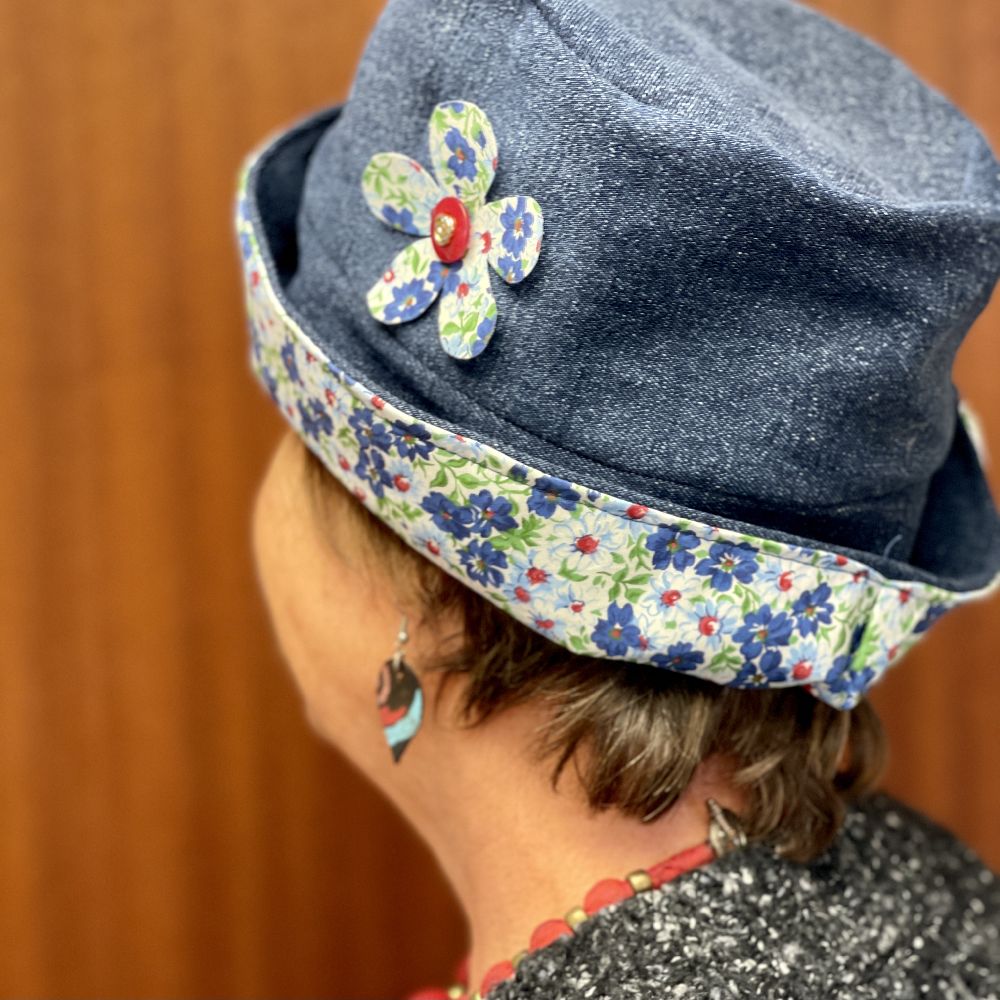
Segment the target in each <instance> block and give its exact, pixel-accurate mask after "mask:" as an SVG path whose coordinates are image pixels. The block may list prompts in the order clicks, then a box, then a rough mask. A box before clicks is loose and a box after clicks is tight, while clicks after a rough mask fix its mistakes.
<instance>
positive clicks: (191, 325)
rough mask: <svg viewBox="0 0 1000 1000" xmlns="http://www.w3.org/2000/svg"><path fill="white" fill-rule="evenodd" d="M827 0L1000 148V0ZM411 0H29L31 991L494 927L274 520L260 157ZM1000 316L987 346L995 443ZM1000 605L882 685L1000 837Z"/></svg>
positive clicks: (932, 785) (396, 969)
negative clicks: (354, 687) (253, 166)
mask: <svg viewBox="0 0 1000 1000" xmlns="http://www.w3.org/2000/svg"><path fill="white" fill-rule="evenodd" d="M817 6H820V7H821V8H822V9H824V10H826V11H827V12H828V13H830V14H831V15H833V16H835V17H837V18H839V19H841V20H843V21H844V22H845V23H848V24H850V25H852V26H853V27H856V28H858V29H860V30H862V31H865V32H866V33H868V34H870V35H872V36H873V37H875V38H876V39H877V40H879V41H881V42H883V43H884V44H886V45H887V46H888V47H889V48H891V49H892V50H894V51H896V52H898V53H899V54H900V55H902V56H903V57H904V58H905V59H907V60H908V61H909V62H910V63H911V65H913V66H914V68H916V69H917V70H918V72H920V73H921V74H922V75H924V76H925V78H927V79H928V80H929V81H930V82H931V83H933V84H934V85H935V86H937V87H939V88H940V89H941V90H943V91H944V92H945V93H947V94H948V95H949V96H950V97H951V98H952V99H954V100H955V101H956V102H957V103H958V104H959V105H960V106H961V107H962V108H963V109H964V110H965V111H966V112H967V113H969V114H970V115H971V116H972V117H973V118H974V119H975V120H976V121H977V122H978V123H979V124H980V125H981V127H982V128H983V129H984V131H985V132H986V133H987V135H988V136H989V137H990V138H991V140H992V141H993V142H994V145H995V146H996V145H998V142H1000V25H998V19H997V17H996V8H995V0H876V2H872V0H825V2H823V3H821V4H817ZM379 7H380V3H379V2H376V0H365V2H357V0H352V2H346V0H335V2H334V3H332V4H331V3H329V2H320V0H284V2H283V3H281V4H280V5H279V4H267V3H263V2H256V3H254V2H249V0H248V2H244V3H236V2H225V0H209V2H207V3H206V2H195V0H163V2H161V3H158V4H154V3H143V2H141V0H130V2H122V0H88V2H87V3H84V4H78V5H72V6H68V5H66V4H64V3H59V2H58V0H35V2H33V3H31V4H28V3H23V2H17V0H0V66H2V67H3V69H2V71H0V121H2V122H3V123H4V131H3V140H2V142H0V219H2V221H3V226H2V229H0V320H2V329H3V335H2V336H0V426H2V428H3V432H4V443H3V451H2V455H3V464H4V469H3V475H0V666H2V669H0V810H2V822H0V941H2V942H4V943H3V945H2V946H0V996H3V997H19V998H35V997H38V998H41V997H67V996H73V997H79V998H89V997H94V998H97V997H102V998H107V997H154V996H155V997H167V996H169V997H202V996H226V997H248V998H249V997H275V996H281V997H306V996H309V997H319V996H322V997H344V998H347V997H350V998H354V1000H367V998H371V1000H375V998H386V997H391V996H399V995H402V994H403V993H404V992H405V991H406V990H408V989H410V988H412V987H413V986H414V985H416V984H418V983H420V982H421V981H425V980H427V981H433V980H435V979H438V980H440V979H441V978H442V977H444V976H445V975H446V973H447V971H448V970H450V967H451V963H452V961H453V959H454V957H455V956H456V954H457V952H458V950H459V949H460V946H461V941H462V927H461V921H460V919H459V915H458V913H457V911H456V909H455V907H454V904H453V902H452V900H451V899H450V898H449V895H448V893H447V891H446V890H445V888H444V886H443V883H442V881H441V879H440V876H439V874H438V872H437V870H436V867H435V865H434V862H433V860H432V859H431V858H430V856H429V855H428V854H427V852H426V851H425V850H424V848H423V847H422V846H421V845H420V844H419V843H418V842H417V841H416V840H415V839H414V838H413V836H412V835H411V834H410V833H409V832H408V831H407V830H406V829H405V828H404V827H403V825H402V824H401V822H400V821H399V819H398V818H397V817H396V816H395V815H394V814H393V813H392V811H391V810H390V808H389V807H388V806H387V805H385V804H384V803H383V802H382V801H381V800H380V799H379V798H378V797H377V796H376V795H375V793H374V792H372V791H371V790H370V789H369V788H367V787H366V785H365V784H364V783H363V781H362V780H361V779H360V778H359V777H358V776H357V775H356V774H355V773H354V772H353V771H352V770H351V769H350V768H349V767H348V766H347V765H346V764H345V763H343V762H342V761H341V760H340V759H339V758H338V757H337V756H336V755H335V754H334V753H333V752H332V751H330V750H328V749H326V748H324V747H323V746H322V745H321V744H320V743H319V742H318V740H317V739H315V738H314V737H313V735H312V733H311V731H310V730H309V729H308V727H307V726H306V724H305V721H304V717H303V714H302V711H301V707H300V705H299V703H298V699H297V696H296V695H295V693H294V690H293V686H292V684H291V682H290V681H289V680H288V678H287V675H286V673H285V670H284V668H283V667H282V665H281V664H280V662H279V660H278V658H277V655H276V653H275V650H274V646H273V643H272V641H271V638H270V635H269V631H268V628H267V624H266V621H265V617H264V613H263V610H262V607H261V604H260V601H259V598H258V595H257V590H256V585H255V581H254V578H253V570H252V566H251V562H250V554H249V547H248V531H249V512H250V503H251V498H252V495H253V491H254V488H255V485H256V482H257V480H258V477H259V475H260V473H261V471H262V468H263V464H264V461H265V458H266V455H267V454H268V452H269V450H270V448H271V446H272V445H273V443H274V441H275V440H276V438H277V436H278V434H279V433H280V429H281V422H280V420H279V418H278V416H277V415H276V414H274V413H273V412H272V409H271V405H270V403H269V401H267V400H266V398H265V397H264V396H263V394H262V393H261V392H260V391H259V390H258V388H257V386H256V384H255V383H254V382H253V381H252V379H251V377H250V375H249V373H248V367H247V364H246V351H247V346H246V333H245V324H244V318H243V312H242V301H241V290H240V287H239V273H238V264H237V254H236V250H235V247H234V244H233V239H232V235H231V224H230V212H231V202H232V193H233V186H234V182H235V173H236V169H237V166H238V164H239V162H240V160H241V158H242V156H243V155H244V154H245V153H246V152H247V151H248V150H249V149H250V148H251V147H252V146H253V145H254V144H256V143H257V142H258V141H259V140H260V139H261V138H262V137H263V136H264V135H266V134H267V133H269V132H270V131H272V130H273V129H275V128H277V127H279V126H281V125H283V124H287V123H290V122H291V121H292V120H294V119H295V118H297V117H299V116H300V115H302V114H304V113H306V112H307V111H309V110H311V109H313V108H318V107H320V106H322V105H324V104H328V103H332V102H333V101H335V100H337V99H339V98H340V97H342V96H343V95H344V94H345V93H346V89H347V86H348V84H349V81H350V79H351V76H352V73H353V69H354V65H355V63H356V60H357V57H358V54H359V52H360V48H361V45H362V43H363V40H364V38H365V36H366V33H367V31H368V29H369V27H370V25H371V24H372V22H373V21H374V19H375V17H376V16H377V13H378V8H379ZM998 327H1000V306H998V305H997V304H996V302H994V303H993V304H992V305H991V306H990V307H989V308H988V309H987V311H986V313H984V315H983V316H982V317H981V319H980V320H979V321H978V323H977V324H976V327H975V328H974V330H973V332H972V334H971V335H970V337H969V339H968V341H967V343H966V344H965V346H964V347H963V349H962V352H961V354H960V355H959V362H958V371H957V376H956V381H957V383H958V385H959V387H960V389H961V390H962V391H963V393H964V394H965V395H966V396H967V397H968V399H969V400H970V401H971V402H972V403H973V405H974V407H975V408H976V409H977V410H978V411H979V413H980V416H981V419H982V422H983V425H984V429H985V431H986V435H987V438H988V439H989V440H990V441H992V442H1000V401H998V400H997V398H996V395H995V391H994V389H993V383H994V381H995V378H996V373H997V371H998V365H1000V339H998V336H997V335H998V333H1000V330H998ZM995 450H996V451H997V453H998V454H1000V445H996V446H995ZM990 472H991V478H992V484H993V487H994V490H997V489H998V487H1000V482H998V475H1000V473H998V471H997V469H996V467H995V466H994V467H992V468H991V470H990ZM998 616H1000V603H998V601H996V600H994V601H991V602H989V603H984V604H981V605H976V606H972V607H969V608H966V609H963V610H960V611H957V612H955V613H953V614H952V615H951V616H948V617H946V618H945V619H944V620H943V621H942V622H941V623H940V624H939V625H937V626H935V629H934V631H933V632H932V633H931V635H930V636H929V637H928V639H927V640H926V642H925V643H924V645H923V647H922V648H921V649H918V650H917V651H915V652H914V653H913V654H912V655H911V656H910V657H909V658H908V660H907V661H906V664H905V666H904V667H902V668H901V669H900V670H899V671H898V672H897V673H893V674H890V675H889V677H887V678H886V680H885V681H884V682H883V684H882V685H880V686H879V687H878V688H877V689H876V692H875V697H874V700H875V702H876V704H877V706H878V707H879V709H880V710H881V712H882V714H883V716H884V717H885V719H886V722H887V726H888V728H889V730H890V733H891V738H892V741H893V763H892V771H891V774H890V776H889V781H888V787H889V788H890V790H892V791H894V792H895V793H896V794H899V795H901V796H902V797H903V798H905V799H906V800H907V801H910V802H912V803H913V804H915V805H917V806H918V807H920V808H922V809H924V811H926V812H928V813H929V814H930V815H932V816H934V817H935V818H937V819H939V820H940V821H941V822H943V823H945V824H946V825H948V826H950V827H951V828H952V829H954V830H955V831H956V832H957V833H958V834H959V835H960V836H962V837H963V838H964V839H966V840H967V841H968V842H969V843H970V844H972V845H973V846H974V847H975V848H976V849H977V850H978V851H979V852H980V853H981V854H982V855H983V857H984V858H986V859H987V860H988V861H989V862H990V863H991V864H992V865H993V866H994V867H997V866H1000V822H998V820H1000V815H998V804H1000V767H998V766H997V765H998V764H1000V752H998V746H997V742H998V723H997V720H998V719H1000V669H998V668H997V661H996V653H995V649H996V645H997V642H998V640H1000V622H998ZM959 673H961V674H963V675H964V676H967V677H968V678H970V679H972V680H973V681H974V683H975V684H976V687H975V689H974V692H973V693H966V692H960V691H958V690H956V689H955V687H954V679H955V677H956V675H958V674H959ZM359 833H361V834H363V835H359Z"/></svg>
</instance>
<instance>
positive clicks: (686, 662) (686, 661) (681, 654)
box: [652, 642, 705, 670]
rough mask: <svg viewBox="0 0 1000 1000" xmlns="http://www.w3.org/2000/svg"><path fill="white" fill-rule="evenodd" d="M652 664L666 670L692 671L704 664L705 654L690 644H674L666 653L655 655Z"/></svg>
mask: <svg viewBox="0 0 1000 1000" xmlns="http://www.w3.org/2000/svg"><path fill="white" fill-rule="evenodd" d="M652 662H653V663H654V664H655V665H656V666H658V667H666V668H667V669H668V670H694V669H695V668H696V667H698V666H700V665H701V664H702V663H704V662H705V654H704V653H703V652H702V651H701V650H700V649H695V648H694V645H693V644H692V643H690V642H675V643H673V645H671V646H669V647H667V651H666V653H657V654H656V655H655V656H654V657H653V660H652Z"/></svg>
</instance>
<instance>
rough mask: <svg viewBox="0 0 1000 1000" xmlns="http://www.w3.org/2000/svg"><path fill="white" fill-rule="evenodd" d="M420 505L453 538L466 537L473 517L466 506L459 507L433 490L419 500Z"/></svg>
mask: <svg viewBox="0 0 1000 1000" xmlns="http://www.w3.org/2000/svg"><path fill="white" fill-rule="evenodd" d="M420 506H421V507H423V509H424V510H426V511H427V513H428V514H430V515H431V518H432V520H433V521H434V523H435V524H436V525H437V526H438V527H439V528H440V529H441V530H442V531H447V532H448V534H449V535H454V536H455V538H468V537H469V534H470V530H469V529H470V525H471V524H472V521H473V519H474V517H475V515H474V514H473V512H472V510H471V509H470V508H468V507H460V506H459V505H458V504H456V503H454V502H453V501H451V500H449V499H448V497H446V496H445V495H444V494H443V493H438V492H437V491H434V492H432V493H430V494H428V495H427V496H425V497H424V498H423V500H421V501H420Z"/></svg>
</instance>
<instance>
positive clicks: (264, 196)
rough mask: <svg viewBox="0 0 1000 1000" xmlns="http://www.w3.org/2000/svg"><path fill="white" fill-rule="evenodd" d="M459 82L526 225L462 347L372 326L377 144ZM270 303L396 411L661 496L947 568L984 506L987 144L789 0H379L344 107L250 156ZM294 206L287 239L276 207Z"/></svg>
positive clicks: (698, 509) (898, 570)
mask: <svg viewBox="0 0 1000 1000" xmlns="http://www.w3.org/2000/svg"><path fill="white" fill-rule="evenodd" d="M450 99H456V100H467V101H472V102H474V103H475V104H477V105H479V106H480V107H481V108H483V109H484V110H485V111H486V112H487V114H488V115H489V118H490V120H491V122H492V124H493V127H494V129H495V131H496V135H497V139H498V141H499V146H500V162H499V169H498V172H497V176H496V180H495V181H494V184H493V187H492V189H491V197H496V198H499V197H503V196H505V195H509V194H521V193H524V194H530V195H531V196H533V197H534V198H536V199H537V200H538V201H539V203H540V204H541V206H542V209H543V211H544V217H545V246H544V248H543V250H542V253H541V256H540V258H539V263H538V266H537V268H536V269H535V271H534V273H533V274H532V276H531V278H530V280H527V281H525V282H524V283H523V284H520V285H517V286H510V287H508V286H506V285H503V284H502V283H499V282H498V283H495V287H494V295H495V297H496V300H497V305H498V312H499V315H500V321H499V324H498V326H497V331H496V333H495V334H494V336H493V339H492V341H491V342H490V344H489V345H488V348H487V349H486V350H485V351H484V352H483V353H482V354H481V355H479V356H477V357H476V358H473V359H471V360H468V361H460V360H456V359H455V358H453V357H451V356H449V355H448V354H447V353H445V352H444V351H443V350H441V347H440V345H439V343H438V338H437V333H436V318H435V316H434V313H433V311H428V312H427V313H425V314H424V315H423V316H422V317H421V318H419V319H417V320H415V321H413V322H409V323H405V324H402V325H401V326H398V327H394V328H388V327H386V326H383V325H381V324H380V323H378V322H377V321H376V320H375V319H374V318H373V317H372V316H371V315H370V314H369V312H368V309H367V307H366V302H365V291H366V289H367V288H368V287H369V286H370V285H371V284H372V282H373V280H375V279H376V278H377V277H378V275H379V274H380V273H381V271H382V269H383V268H384V267H385V265H386V262H387V261H389V260H391V259H392V258H393V256H394V255H395V254H396V253H397V252H398V251H399V250H400V249H401V248H402V246H403V245H405V243H406V242H407V239H408V237H405V236H403V235H402V234H400V233H398V232H394V231H392V230H390V229H388V228H387V227H385V226H380V225H378V224H377V222H375V221H374V220H373V219H372V218H371V215H370V213H369V210H368V207H367V206H366V204H365V201H364V199H363V197H362V194H361V189H360V185H359V178H360V176H361V174H362V171H363V169H364V167H365V164H366V163H367V162H368V160H369V159H370V158H371V157H372V156H373V155H374V154H376V153H379V152H383V151H390V150H391V151H398V152H401V153H405V154H407V155H409V156H412V157H413V158H414V159H416V160H419V161H421V162H426V161H427V157H426V124H427V120H428V117H429V115H430V113H431V111H432V109H433V108H434V106H435V105H436V104H438V103H439V102H441V101H444V100H450ZM261 185H262V190H261V194H260V198H261V201H262V204H266V205H267V209H268V211H267V213H266V214H265V217H264V220H263V224H264V226H265V227H266V228H270V230H271V235H272V245H273V249H274V253H275V258H276V264H277V269H278V276H279V279H280V281H281V282H282V284H283V286H284V292H285V297H286V299H287V302H288V305H289V309H290V311H291V312H292V313H293V314H294V315H296V316H297V317H298V318H300V321H301V322H302V323H303V325H305V326H307V327H308V329H309V330H310V332H311V336H312V337H313V339H314V341H315V343H316V344H317V345H318V346H319V347H321V348H322V350H323V351H324V353H325V354H326V355H327V356H328V357H330V358H331V359H333V360H334V361H335V362H336V363H337V364H338V365H339V366H341V367H342V368H343V369H344V370H346V371H350V372H354V373H356V374H363V376H364V380H365V383H366V385H368V386H369V387H370V388H372V389H373V390H374V391H375V392H377V393H378V394H379V395H381V396H382V397H383V398H385V399H387V400H388V401H390V402H391V403H393V404H394V405H398V406H400V407H401V408H405V409H406V410H407V411H408V412H410V413H412V414H414V415H416V416H417V417H418V418H420V419H423V420H427V421H431V422H433V423H435V424H437V425H439V426H441V427H444V428H447V429H450V430H453V431H457V432H460V433H462V434H466V435H468V436H470V437H472V438H474V439H475V440H478V441H481V442H484V443H486V444H488V445H491V446H493V447H495V448H497V449H499V450H501V451H503V452H504V453H506V454H510V455H514V456H517V457H518V458H520V459H522V460H523V461H524V462H526V463H528V464H529V465H531V466H533V467H536V468H539V469H543V470H545V471H546V472H550V473H551V474H553V475H558V476H561V477H564V478H566V479H569V480H572V481H574V482H578V483H585V484H587V485H588V486H591V487H593V488H595V489H599V490H602V491H604V492H606V493H609V494H612V495H616V496H622V497H627V498H628V499H630V500H634V501H637V502H639V503H643V504H647V505H649V506H650V507H653V508H655V509H657V510H661V511H666V512H670V513H676V514H677V515H679V516H686V517H695V518H697V519H698V520H700V521H702V522H705V523H708V524H715V525H718V526H720V527H728V528H736V529H738V530H742V531H747V532H750V533H752V534H754V535H757V536H760V537H765V538H774V539H776V540H779V541H788V540H791V541H794V542H796V543H798V544H806V545H813V546H817V547H823V548H825V549H828V550H831V551H843V552H846V553H848V554H850V555H852V556H853V557H855V558H859V559H861V560H863V561H864V562H865V563H866V564H867V565H869V566H872V567H873V568H875V569H877V570H878V571H879V572H881V573H883V574H885V575H886V576H887V577H889V578H892V579H902V580H919V581H927V582H930V583H934V584H936V585H938V586H942V587H945V588H948V589H950V590H955V591H968V590H974V589H977V588H979V587H982V586H984V585H985V584H987V583H988V582H989V581H990V580H991V579H992V578H993V577H994V575H995V574H996V572H997V570H998V568H1000V518H998V514H997V510H996V506H995V504H994V501H993V498H992V497H991V495H990V491H989V487H988V485H987V483H986V481H985V478H984V476H983V473H982V471H981V468H980V462H979V458H978V456H977V454H976V451H975V449H974V448H973V445H972V443H971V441H970V438H969V435H968V433H967V429H966V427H965V426H964V423H963V421H962V420H961V419H959V417H958V412H957V403H958V394H957V391H956V389H955V386H954V385H953V382H952V378H951V371H952V364H953V360H954V356H955V353H956V351H957V349H958V347H959V345H960V344H961V341H962V339H963V337H964V336H965V334H966V333H967V332H968V330H969V327H970V326H971V324H972V323H973V321H974V320H975V318H976V317H977V315H979V313H980V312H981V310H982V309H983V307H984V306H985V305H986V303H987V301H988V300H989V297H990V295H991V293H992V290H993V287H994V285H995V283H996V280H997V277H998V275H1000V164H998V162H997V159H996V157H995V155H994V153H993V151H992V150H991V149H990V146H989V144H988V142H987V140H986V139H985V137H984V136H983V134H982V132H981V131H980V130H979V129H978V128H977V127H976V126H975V125H974V124H973V123H972V122H971V121H970V120H969V119H968V118H967V117H966V116H965V115H964V114H963V113H962V112H961V111H960V110H959V109H958V108H957V107H956V106H955V105H954V104H952V103H951V102H950V101H948V100H947V99H946V98H945V97H944V96H943V95H941V94H940V93H939V92H937V91H936V90H935V89H934V88H932V87H931V86H929V85H928V84H927V83H926V82H924V81H923V80H921V79H920V78H919V77H918V76H916V75H915V74H914V73H913V72H912V71H911V70H910V69H909V68H908V67H907V66H906V65H905V64H904V63H903V62H902V61H900V60H899V59H898V58H896V57H895V56H893V55H892V54H890V53H889V52H887V51H886V50H885V49H883V48H882V47H880V46H879V45H877V44H875V43H874V42H872V41H870V40H868V39H867V38H865V37H863V36H862V35H859V34H857V33H856V32H853V31H851V30H849V29H847V28H845V27H844V26H842V25H840V24H838V23H836V22H835V21H833V20H831V19H830V18H828V17H825V16H823V15H821V14H819V13H817V12H815V11H813V10H811V9H809V8H807V7H805V6H802V5H799V4H797V3H793V2H791V0H588V2H586V3H585V2H583V0H433V2H431V0H390V2H389V4H388V6H387V8H386V10H385V12H384V13H383V15H382V18H381V20H380V21H379V23H378V25H377V26H376V29H375V31H374V33H373V35H372V37H371V39H370V41H369V43H368V46H367V48H366V50H365V53H364V56H363V58H362V60H361V64H360V67H359V69H358V72H357V75H356V78H355V82H354V85H353V87H352V90H351V92H350V95H349V97H348V100H347V101H346V104H345V105H344V106H343V108H342V109H337V108H330V109H323V110H320V111H319V112H317V113H316V114H315V115H313V116H312V117H310V119H308V120H307V121H305V122H303V123H302V124H301V126H300V127H299V129H298V130H297V131H296V132H295V133H294V136H292V137H290V138H289V139H288V141H287V143H286V147H285V151H284V153H283V155H282V157H281V158H280V161H276V162H274V163H272V165H271V167H270V172H269V174H268V175H267V176H266V177H262V178H261ZM293 216H294V219H295V225H294V238H291V237H290V236H289V233H290V232H291V229H292V227H291V226H290V224H289V222H290V219H291V218H292V217H293Z"/></svg>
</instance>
